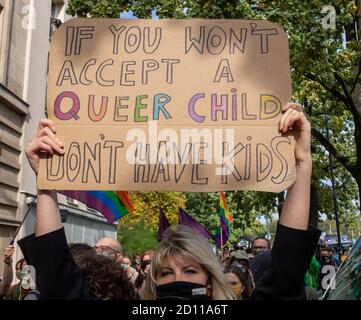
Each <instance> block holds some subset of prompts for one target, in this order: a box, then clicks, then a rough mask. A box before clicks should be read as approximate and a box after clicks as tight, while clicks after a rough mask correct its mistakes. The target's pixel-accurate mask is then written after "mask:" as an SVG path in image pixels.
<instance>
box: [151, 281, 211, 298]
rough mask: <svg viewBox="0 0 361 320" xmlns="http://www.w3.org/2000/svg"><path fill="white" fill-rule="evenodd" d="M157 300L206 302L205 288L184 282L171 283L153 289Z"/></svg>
mask: <svg viewBox="0 0 361 320" xmlns="http://www.w3.org/2000/svg"><path fill="white" fill-rule="evenodd" d="M155 289H156V295H157V296H156V299H157V300H161V299H163V300H206V299H208V296H207V289H206V286H204V285H202V284H199V283H193V282H185V281H173V282H171V283H167V284H162V285H159V286H156V287H155Z"/></svg>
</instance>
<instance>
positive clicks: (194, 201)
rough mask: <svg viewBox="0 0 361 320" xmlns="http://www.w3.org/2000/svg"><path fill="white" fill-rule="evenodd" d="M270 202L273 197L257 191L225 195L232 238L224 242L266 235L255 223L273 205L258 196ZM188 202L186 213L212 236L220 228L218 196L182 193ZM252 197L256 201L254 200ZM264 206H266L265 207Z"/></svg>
mask: <svg viewBox="0 0 361 320" xmlns="http://www.w3.org/2000/svg"><path fill="white" fill-rule="evenodd" d="M267 195H268V197H269V198H270V199H271V200H272V198H273V197H274V195H271V194H266V193H258V194H257V193H256V192H239V191H238V192H226V197H227V203H228V206H229V211H230V213H231V214H232V215H233V224H232V226H231V236H230V238H229V240H228V242H227V245H228V246H230V245H232V244H234V243H235V242H237V239H238V238H239V237H241V236H254V235H259V234H263V233H264V232H265V230H264V227H263V225H262V224H261V223H260V222H259V221H258V220H257V219H258V217H259V216H260V215H262V214H265V213H268V212H270V210H271V208H272V207H273V203H272V202H267V201H266V200H264V201H262V199H261V198H260V197H262V196H263V197H267ZM185 197H186V199H187V202H186V211H187V213H188V214H189V215H191V216H192V217H193V218H194V219H195V220H197V221H198V222H199V223H201V224H203V225H204V226H205V227H206V228H207V230H209V232H211V233H212V234H214V233H215V231H216V230H217V228H219V195H218V193H216V192H210V193H196V192H187V193H185ZM255 197H256V198H257V199H259V201H257V202H256V201H255ZM264 203H266V205H264Z"/></svg>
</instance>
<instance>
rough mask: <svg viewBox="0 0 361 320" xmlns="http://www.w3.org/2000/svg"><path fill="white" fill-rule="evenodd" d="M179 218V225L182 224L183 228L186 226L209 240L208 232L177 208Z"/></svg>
mask: <svg viewBox="0 0 361 320" xmlns="http://www.w3.org/2000/svg"><path fill="white" fill-rule="evenodd" d="M178 216H179V222H178V223H179V224H182V225H184V226H187V227H189V228H191V229H193V231H195V232H196V233H198V234H200V235H201V236H202V237H204V238H206V239H207V240H209V239H210V238H211V237H212V235H211V234H210V233H209V232H208V230H207V229H206V228H205V227H203V226H202V225H201V224H200V223H198V222H197V221H196V220H194V219H193V218H192V217H191V216H189V215H188V214H187V213H186V212H185V211H184V210H183V209H181V208H179V211H178Z"/></svg>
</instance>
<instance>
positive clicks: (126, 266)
mask: <svg viewBox="0 0 361 320" xmlns="http://www.w3.org/2000/svg"><path fill="white" fill-rule="evenodd" d="M121 266H122V268H123V269H124V270H127V269H128V267H129V265H128V264H126V263H122V264H121Z"/></svg>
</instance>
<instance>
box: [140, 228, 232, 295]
mask: <svg viewBox="0 0 361 320" xmlns="http://www.w3.org/2000/svg"><path fill="white" fill-rule="evenodd" d="M142 298H143V299H145V300H153V299H181V300H183V299H184V300H185V299H191V300H193V299H194V300H196V299H215V300H230V299H232V300H233V299H235V296H234V294H233V292H232V290H231V288H230V286H229V285H228V284H227V282H226V280H225V278H224V275H223V272H222V266H221V264H220V263H219V261H218V259H217V257H216V256H215V255H214V254H213V252H212V249H211V247H210V244H209V243H208V242H207V240H205V239H204V238H202V237H201V236H200V235H198V234H196V233H195V232H194V231H193V230H192V229H190V228H188V227H185V226H182V225H178V226H177V227H176V228H175V229H174V230H173V229H170V228H169V229H168V230H167V232H166V235H165V237H164V238H163V240H162V241H161V242H160V244H159V246H158V248H157V250H156V251H155V252H154V256H153V260H152V263H151V266H150V270H149V274H148V277H147V280H146V286H145V290H144V293H143V296H142Z"/></svg>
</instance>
